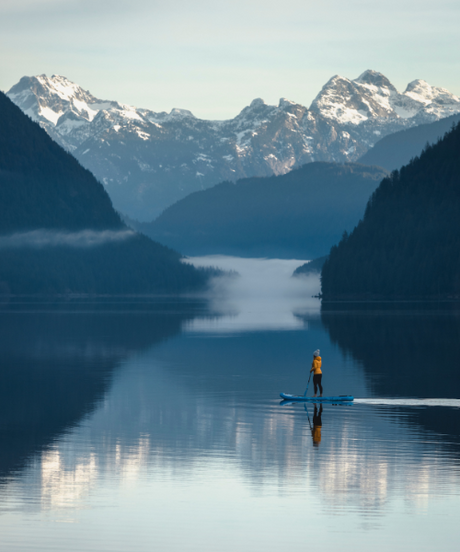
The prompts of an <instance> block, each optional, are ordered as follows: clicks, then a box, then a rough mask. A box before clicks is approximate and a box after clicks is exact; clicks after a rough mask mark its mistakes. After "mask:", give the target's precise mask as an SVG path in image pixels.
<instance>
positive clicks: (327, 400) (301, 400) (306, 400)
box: [280, 393, 354, 403]
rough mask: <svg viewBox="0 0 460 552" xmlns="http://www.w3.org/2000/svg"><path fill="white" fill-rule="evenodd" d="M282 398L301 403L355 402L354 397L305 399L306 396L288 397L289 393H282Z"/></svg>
mask: <svg viewBox="0 0 460 552" xmlns="http://www.w3.org/2000/svg"><path fill="white" fill-rule="evenodd" d="M280 397H281V398H282V399H284V400H285V401H299V402H314V403H319V402H352V401H353V400H354V397H353V395H337V396H336V397H305V396H304V395H288V394H287V393H280Z"/></svg>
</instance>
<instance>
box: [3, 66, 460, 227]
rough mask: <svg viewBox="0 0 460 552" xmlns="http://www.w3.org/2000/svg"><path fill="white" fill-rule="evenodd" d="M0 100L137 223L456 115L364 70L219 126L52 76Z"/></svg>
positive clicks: (452, 106)
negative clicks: (299, 99)
mask: <svg viewBox="0 0 460 552" xmlns="http://www.w3.org/2000/svg"><path fill="white" fill-rule="evenodd" d="M8 96H9V97H10V98H11V100H13V102H15V103H16V104H17V105H18V106H19V107H20V108H21V109H22V110H23V111H24V112H25V113H27V114H28V115H30V116H31V117H32V118H33V119H34V120H36V121H38V122H39V123H40V125H41V126H42V127H43V128H44V129H45V130H46V131H47V132H48V134H49V135H50V136H51V137H52V138H53V139H54V140H55V141H56V142H58V143H59V144H61V145H62V146H63V147H64V148H66V149H67V150H69V151H71V152H72V153H73V154H74V155H75V157H76V158H77V159H78V160H79V161H80V162H81V163H82V164H83V166H85V167H87V168H88V169H89V170H91V171H92V172H93V173H94V174H95V175H96V177H98V178H99V179H100V180H101V181H102V182H103V183H104V185H105V186H106V188H107V191H108V192H109V194H110V195H111V197H112V201H113V202H114V205H115V207H116V208H117V209H118V210H120V211H122V212H125V213H127V214H128V215H130V216H132V217H133V218H138V219H144V220H145V219H152V218H153V217H154V216H156V215H157V214H158V213H159V211H161V210H162V209H164V208H165V207H167V206H168V205H170V204H171V203H173V202H174V201H177V200H178V199H180V198H182V197H184V196H185V195H187V194H188V193H190V192H192V191H195V190H199V189H202V188H205V187H209V186H212V185H213V184H216V183H218V182H220V181H222V180H236V179H237V178H243V177H247V176H267V175H272V174H282V173H286V172H288V171H290V170H291V169H292V168H293V167H296V166H299V165H302V164H304V163H309V162H312V161H340V162H344V161H345V162H348V161H355V160H356V159H358V158H359V157H360V156H361V155H363V154H364V153H365V152H366V151H367V150H368V149H369V148H370V147H372V146H373V145H374V144H375V143H376V142H377V141H378V140H379V139H380V138H382V137H383V136H385V135H387V134H390V133H392V132H396V131H398V130H401V129H403V128H408V127H410V126H414V125H417V124H421V123H428V122H431V121H435V120H437V119H440V118H441V117H447V116H449V115H452V114H454V113H457V112H460V99H459V98H458V97H456V96H454V95H453V94H451V93H450V92H448V91H447V90H445V89H443V88H437V87H434V86H431V85H429V84H428V83H426V82H425V81H422V80H416V81H413V82H411V83H409V85H408V86H407V88H406V90H405V91H404V92H403V93H400V92H398V91H397V90H396V88H395V87H394V86H393V85H392V84H391V82H390V81H389V80H388V79H387V78H386V77H385V76H384V75H382V74H381V73H378V72H376V71H372V70H367V71H364V73H362V74H361V75H360V76H359V77H358V78H356V79H354V80H350V79H348V78H346V77H342V76H340V75H335V76H334V77H332V78H331V79H330V80H329V81H328V82H327V83H326V84H325V85H324V86H323V88H322V90H321V91H320V93H319V94H318V95H317V97H316V98H315V99H314V100H313V102H312V104H311V106H310V109H307V108H306V107H305V106H303V105H301V104H298V103H296V102H294V101H292V100H288V99H286V98H281V99H280V100H279V103H278V105H268V104H266V103H265V102H264V100H262V99H261V98H256V99H255V100H253V101H252V102H251V103H250V104H249V105H248V106H247V107H244V108H243V109H242V110H241V112H240V113H239V114H238V115H237V116H236V117H234V118H233V119H230V120H225V121H207V120H203V119H198V118H197V117H195V116H194V115H193V114H192V113H191V112H190V111H188V110H186V109H178V108H174V109H172V110H171V111H170V113H166V112H154V111H151V110H148V109H139V108H136V107H133V106H130V105H126V104H123V103H119V102H116V101H106V100H101V99H98V98H96V97H95V96H93V95H92V94H91V93H90V92H88V91H87V90H84V89H83V88H81V87H80V86H79V85H77V84H75V83H73V82H72V81H70V80H69V79H67V78H65V77H62V76H59V75H52V76H51V77H47V76H46V75H38V76H35V77H24V78H22V79H21V80H20V81H19V82H18V83H17V84H16V85H15V86H13V87H12V88H11V90H10V91H9V92H8Z"/></svg>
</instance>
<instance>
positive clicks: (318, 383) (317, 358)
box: [310, 349, 323, 397]
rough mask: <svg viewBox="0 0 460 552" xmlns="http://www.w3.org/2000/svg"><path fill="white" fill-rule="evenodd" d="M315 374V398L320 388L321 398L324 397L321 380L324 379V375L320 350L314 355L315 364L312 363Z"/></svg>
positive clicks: (312, 370)
mask: <svg viewBox="0 0 460 552" xmlns="http://www.w3.org/2000/svg"><path fill="white" fill-rule="evenodd" d="M310 372H313V385H314V386H315V394H314V395H313V397H316V395H317V393H318V387H319V392H320V397H322V396H323V386H322V385H321V380H322V378H323V373H322V371H321V357H320V356H319V349H316V351H315V352H314V353H313V362H312V363H311V370H310Z"/></svg>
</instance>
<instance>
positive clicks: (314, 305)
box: [185, 255, 320, 333]
mask: <svg viewBox="0 0 460 552" xmlns="http://www.w3.org/2000/svg"><path fill="white" fill-rule="evenodd" d="M188 262H190V263H192V264H193V265H195V266H197V267H210V266H211V267H218V268H221V269H223V270H226V271H236V272H237V273H238V275H237V276H236V275H235V276H224V277H219V278H214V279H213V281H212V283H211V288H210V290H209V292H208V293H209V300H210V311H211V313H212V314H214V315H215V316H207V317H206V318H195V319H194V320H190V321H189V322H187V323H186V324H185V331H187V332H200V333H201V332H203V333H206V332H210V333H213V332H217V333H221V332H226V333H233V332H244V331H262V330H293V329H299V328H302V327H305V324H306V322H305V321H304V320H302V319H300V318H298V317H297V316H296V314H303V313H305V312H307V311H308V312H310V313H311V312H317V313H318V314H319V311H320V301H319V299H317V298H316V297H313V295H317V294H318V293H319V291H320V280H319V275H311V276H308V277H307V276H305V277H301V278H292V273H293V272H294V270H295V269H296V268H297V267H299V266H300V265H302V264H303V263H305V262H306V261H302V260H295V259H293V260H283V259H243V258H240V257H228V256H224V255H210V256H206V257H192V258H190V259H188Z"/></svg>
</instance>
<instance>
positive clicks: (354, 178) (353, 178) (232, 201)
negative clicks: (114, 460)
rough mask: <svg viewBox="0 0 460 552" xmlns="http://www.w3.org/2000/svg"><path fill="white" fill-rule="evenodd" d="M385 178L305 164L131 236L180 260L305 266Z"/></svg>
mask: <svg viewBox="0 0 460 552" xmlns="http://www.w3.org/2000/svg"><path fill="white" fill-rule="evenodd" d="M386 174H387V173H385V172H384V171H383V170H382V169H380V168H375V167H366V166H364V165H357V164H353V163H347V164H344V165H341V164H337V163H309V164H307V165H304V166H303V167H300V168H299V169H295V170H293V171H291V172H290V173H288V174H285V175H280V176H272V177H266V178H247V179H243V180H238V181H237V182H236V183H233V182H223V183H221V184H218V185H217V186H214V187H213V188H210V189H208V190H204V191H201V192H195V193H193V194H190V195H189V196H187V197H186V198H184V199H182V200H181V201H178V202H177V203H175V204H174V205H172V206H171V207H169V208H168V209H166V211H164V213H163V214H162V215H161V216H160V217H158V219H156V220H155V221H154V222H153V223H151V224H143V225H140V226H138V228H139V229H140V230H141V231H143V232H145V233H146V234H147V235H149V236H151V237H152V238H154V239H156V240H158V241H159V242H161V243H164V244H165V245H168V246H170V247H174V248H177V249H179V250H180V251H182V252H183V253H185V254H188V255H201V254H214V253H220V254H229V255H240V256H255V257H264V256H267V257H280V258H290V257H297V258H301V259H302V258H303V259H311V258H314V257H318V256H320V255H324V254H325V253H327V252H328V251H329V249H330V247H331V246H332V245H333V244H334V243H337V241H338V240H339V239H340V236H341V235H342V232H343V230H344V229H347V230H351V229H352V228H353V227H354V226H355V225H356V223H357V222H358V220H359V218H360V217H361V216H362V213H363V212H364V208H365V205H366V202H367V200H368V199H369V197H370V195H371V194H372V192H373V191H374V190H375V188H376V187H377V185H378V183H379V182H380V180H381V179H382V178H383V177H384V176H385V175H386Z"/></svg>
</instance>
